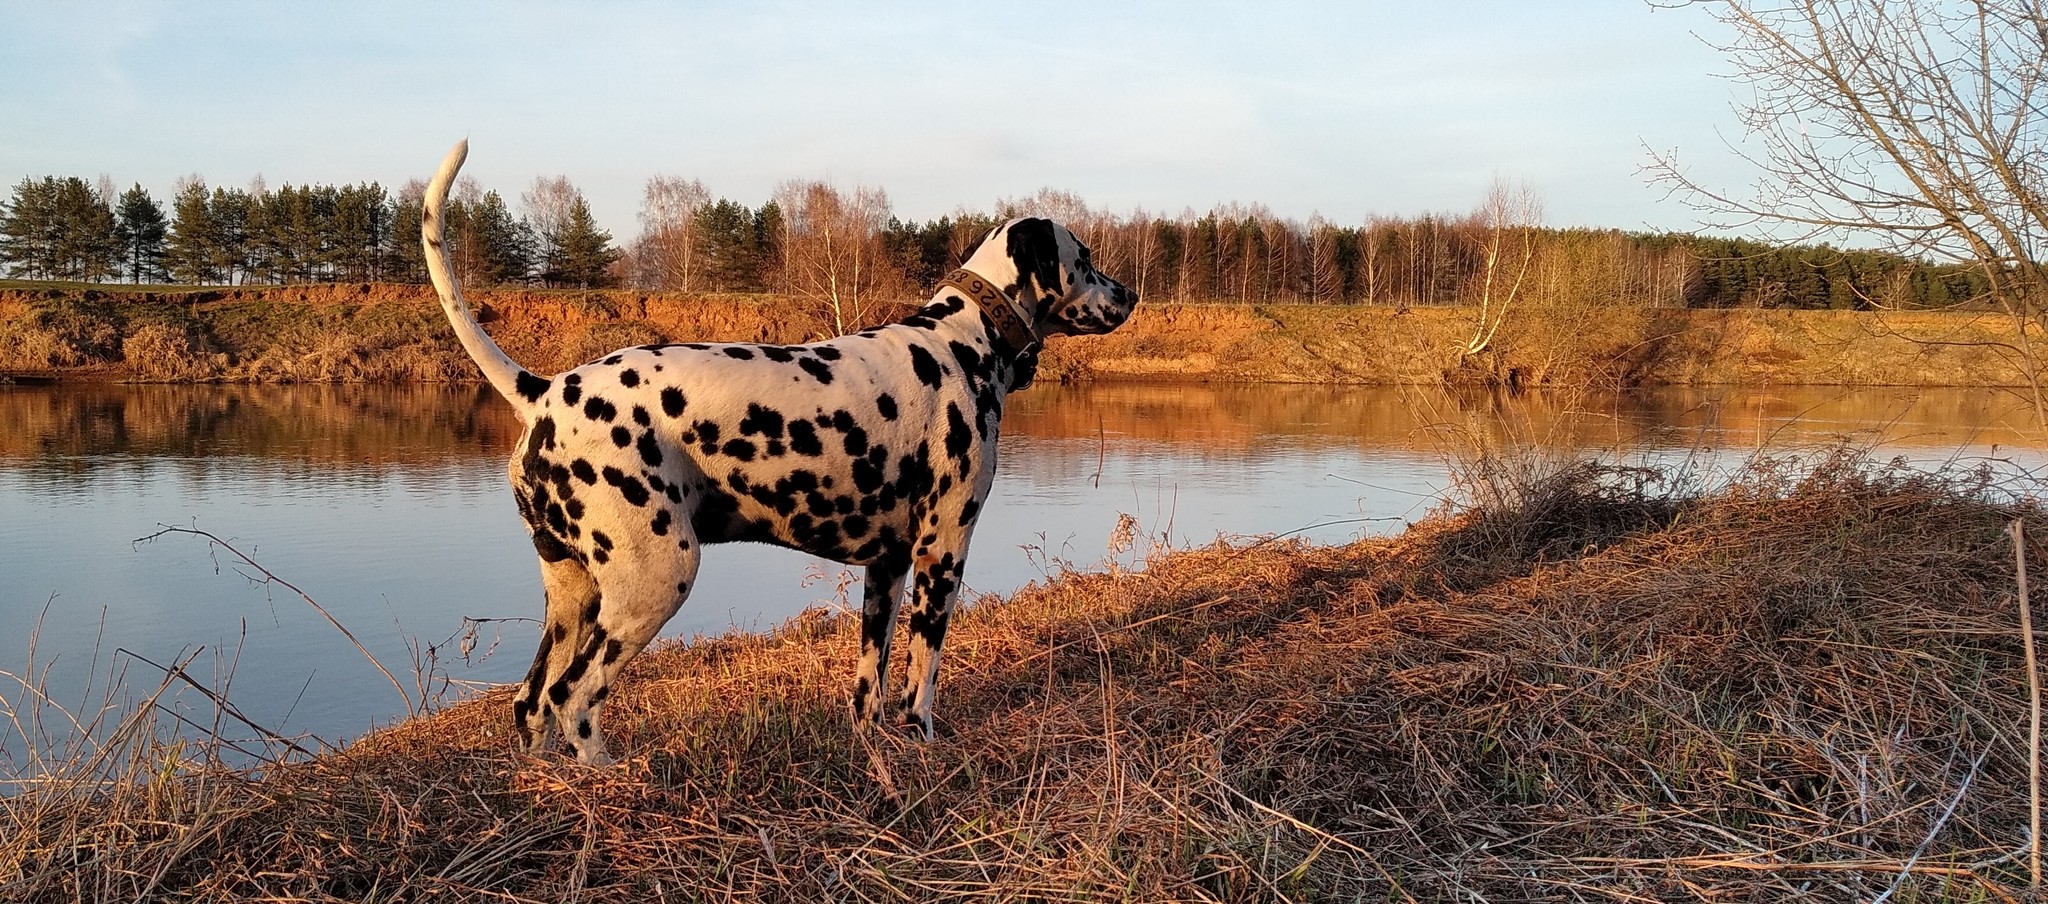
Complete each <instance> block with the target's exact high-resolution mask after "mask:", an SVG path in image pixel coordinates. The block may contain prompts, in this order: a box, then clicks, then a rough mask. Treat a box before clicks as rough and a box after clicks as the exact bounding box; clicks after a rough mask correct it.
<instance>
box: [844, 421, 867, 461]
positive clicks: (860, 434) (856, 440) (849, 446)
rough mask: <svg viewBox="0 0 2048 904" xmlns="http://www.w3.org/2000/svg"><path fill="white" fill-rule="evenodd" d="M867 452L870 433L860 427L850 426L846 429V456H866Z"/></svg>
mask: <svg viewBox="0 0 2048 904" xmlns="http://www.w3.org/2000/svg"><path fill="white" fill-rule="evenodd" d="M867 452H868V432H867V431H866V430H862V429H860V428H859V427H855V426H850V425H849V426H848V427H847V428H846V454H848V455H853V456H861V455H866V454H867Z"/></svg>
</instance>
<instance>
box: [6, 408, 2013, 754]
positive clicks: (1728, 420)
mask: <svg viewBox="0 0 2048 904" xmlns="http://www.w3.org/2000/svg"><path fill="white" fill-rule="evenodd" d="M2028 418H2029V415H2028V411H2027V409H2026V407H2025V406H2024V404H2023V403H2022V402H2021V400H2019V399H2018V398H2016V397H2014V396H2012V395H2010V394H2007V393H2002V392H1998V391H1993V390H1955V389H1936V390H1846V389H1825V388H1819V389H1816V388H1802V389H1797V390H1776V391H1760V390H1741V391H1733V390H1728V391H1714V390H1662V391H1652V392H1639V393H1631V394H1626V395H1605V396H1595V397H1578V398H1574V399H1570V400H1566V399H1562V398H1557V397H1551V396H1542V395H1530V396H1522V397H1518V398H1512V399H1510V398H1500V397H1494V396H1488V395H1465V396H1461V395H1453V394H1446V393H1442V392H1433V391H1431V392H1425V391H1418V390H1412V389H1411V390H1402V389H1385V388H1364V389H1349V388H1347V389H1336V388H1327V387H1293V386H1261V387H1237V388H1216V387H1207V386H1171V385H1128V384H1126V385H1106V386H1090V387H1081V388H1073V387H1057V386H1051V387H1042V388H1036V389H1032V390H1030V391H1028V392H1025V393H1021V394H1019V395H1017V396H1015V397H1013V399H1012V405H1011V409H1010V413H1009V416H1008V418H1007V419H1006V421H1005V424H1004V433H1005V435H1004V437H1003V440H1002V452H1001V462H1000V468H999V471H998V476H997V480H996V487H995V495H994V500H993V501H992V502H991V503H990V505H989V506H988V507H987V508H986V509H985V510H984V514H983V516H982V519H981V524H980V527H979V528H978V531H977V533H976V536H975V543H974V555H973V558H972V560H971V563H970V565H969V567H968V574H967V579H968V586H969V592H970V594H980V593H1006V592H1008V591H1011V590H1015V589H1016V588H1018V587H1020V586H1022V585H1024V584H1025V583H1027V582H1030V581H1032V580H1041V579H1043V578H1044V577H1045V576H1046V574H1047V573H1048V572H1049V571H1050V570H1053V569H1057V568H1058V567H1061V566H1062V564H1063V563H1071V564H1072V565H1073V566H1075V567H1091V566H1099V565H1100V564H1101V563H1102V562H1103V561H1104V557H1105V556H1106V555H1108V553H1109V550H1108V548H1107V543H1108V539H1109V537H1110V535H1111V532H1112V531H1113V530H1114V528H1115V527H1116V525H1117V522H1118V520H1119V517H1120V516H1121V515H1124V514H1128V515H1130V516H1133V517H1135V518H1136V519H1137V520H1138V523H1139V525H1140V530H1141V531H1142V532H1143V533H1144V534H1146V535H1148V536H1151V537H1154V538H1161V537H1163V538H1166V539H1170V540H1171V542H1173V543H1175V544H1187V543H1202V542H1207V541H1209V540H1212V539H1214V538H1215V537H1216V536H1217V535H1218V534H1229V535H1256V534H1276V533H1296V534H1299V535H1301V536H1305V537H1308V538H1311V539H1314V540H1318V541H1328V542H1339V541H1344V540H1349V539H1352V538H1355V537H1358V536H1360V535H1361V534H1366V533H1390V532H1394V531H1398V530H1399V529H1401V528H1402V527H1403V526H1404V525H1405V524H1406V523H1407V522H1409V521H1411V520H1413V519H1416V518H1419V517H1421V516H1422V515H1423V514H1425V513H1426V512H1428V511H1429V510H1430V509H1431V508H1433V507H1434V506H1436V505H1437V504H1438V503H1439V501H1440V499H1441V496H1442V493H1443V491H1444V490H1445V487H1446V484H1447V477H1446V474H1447V468H1446V464H1445V458H1444V454H1443V452H1444V450H1445V449H1446V448H1447V447H1448V446H1470V445H1473V444H1475V443H1502V442H1509V441H1513V442H1518V443H1533V444H1537V445H1540V446H1544V447H1546V448H1549V449H1553V450H1558V451H1569V452H1584V451H1604V452H1605V453H1607V454H1610V455H1613V454H1619V455H1622V456H1623V457H1625V458H1631V459H1642V458H1648V459H1653V460H1655V459H1670V458H1677V457H1685V456H1700V455H1705V456H1706V457H1707V458H1709V459H1713V458H1716V457H1718V458H1720V459H1721V460H1728V459H1733V458H1739V457H1740V456H1741V455H1742V454H1745V453H1746V452H1748V451H1750V450H1754V449H1756V448H1759V447H1768V448H1777V449H1796V448H1801V447H1811V446H1816V445H1821V444H1825V443H1830V442H1835V441H1838V440H1842V439H1847V440H1850V441H1853V442H1858V443H1864V444H1875V445H1878V446H1880V447H1882V448H1884V449H1886V450H1887V451H1890V452H1895V453H1898V454H1904V455H1907V456H1909V457H1912V458H1916V459H1920V460H1941V459H1946V458H1951V457H1963V458H1975V457H1983V458H1991V459H1996V460H2000V461H2003V462H2007V463H2009V464H2008V466H2010V467H2018V468H2032V467H2035V466H2037V465H2038V464H2040V462H2041V461H2042V460H2043V458H2044V456H2043V454H2042V451H2043V449H2044V448H2048V443H2043V442H2042V440H2041V438H2040V435H2039V434H2038V433H2037V432H2035V431H2032V430H2030V429H2029V428H2028V426H2027V425H2028ZM517 430H518V425H517V423H516V422H515V421H514V420H513V418H512V417H511V415H510V412H509V411H508V410H507V409H506V408H505V407H504V406H503V405H502V404H500V403H499V402H498V401H497V400H496V398H495V397H494V396H491V395H490V394H489V393H488V391H487V390H480V389H443V388H416V387H407V388H390V387H153V386H132V387H131V386H63V387H11V388H10V387H0V671H5V672H8V673H10V674H13V675H22V674H24V673H25V672H26V671H27V670H28V669H29V667H30V656H29V653H30V638H31V635H32V634H35V635H36V640H35V643H36V649H35V657H34V666H35V668H36V669H38V670H43V669H47V670H48V671H47V672H46V673H42V672H39V674H43V675H45V679H46V680H45V683H46V685H47V686H48V687H49V688H50V689H51V691H52V692H53V693H54V694H56V695H57V696H58V697H59V699H60V700H64V702H67V703H71V704H73V705H75V704H76V703H77V702H78V701H80V700H83V699H84V698H85V694H86V689H87V686H88V680H91V681H92V682H93V683H94V684H96V685H103V684H104V682H105V678H106V676H107V675H108V673H109V672H110V671H114V670H119V669H122V668H126V670H127V676H128V677H127V681H128V684H129V685H130V686H131V688H135V689H137V690H139V691H143V692H146V691H148V690H153V689H154V688H155V686H156V683H157V681H158V679H159V677H160V675H158V674H156V673H154V672H153V671H152V670H151V669H149V667H147V666H142V665H139V664H136V663H135V662H134V661H133V660H131V659H130V658H129V657H128V656H127V655H126V654H124V653H118V652H116V651H117V650H127V651H133V652H134V653H136V654H140V655H142V656H147V657H149V658H150V659H153V660H156V661H157V662H161V663H169V662H171V661H173V660H175V659H177V658H179V657H180V656H181V655H184V654H187V653H190V652H191V651H193V650H198V649H201V648H202V647H203V651H202V652H201V654H200V656H199V657H198V658H197V659H196V660H195V661H194V665H193V667H192V671H193V673H194V675H195V677H196V678H198V679H199V680H200V681H202V682H206V683H210V684H213V685H215V686H218V687H225V689H226V691H227V694H228V696H229V697H230V698H231V699H232V700H233V701H234V702H235V703H236V704H237V705H238V706H239V707H240V708H241V709H242V710H244V711H245V712H247V713H248V715H249V716H251V717H252V718H253V719H255V720H256V721H258V722H261V723H263V724H265V725H266V726H268V727H270V728H272V729H275V730H279V731H282V732H284V733H287V734H299V733H310V734H313V735H315V736H317V737H320V738H323V739H327V740H339V739H345V738H348V737H351V736H354V735H356V734H360V733H361V732H362V731H363V730H365V729H367V728H369V727H371V726H372V725H374V724H378V723H381V722H388V721H390V720H391V719H393V718H395V717H397V716H398V715H400V714H402V713H403V712H404V707H405V704H404V703H403V702H402V701H401V700H400V697H399V693H398V691H396V690H394V689H393V688H392V687H391V685H390V684H389V683H388V682H386V681H385V679H384V678H383V677H382V676H381V675H380V674H378V673H377V672H376V671H375V670H374V669H373V668H372V667H371V666H370V665H369V664H368V663H367V662H366V661H365V660H364V659H363V658H362V656H361V655H360V654H359V653H357V652H356V651H355V649H354V648H353V647H351V646H350V645H349V644H348V643H347V642H346V641H345V640H344V639H342V637H341V636H340V635H339V634H338V633H337V632H336V631H335V629H334V628H333V627H332V626H330V625H329V624H328V623H326V622H325V621H324V620H323V619H321V617H320V616H319V615H318V613H316V612H314V611H313V609H312V608H311V607H310V606H308V605H307V604H306V603H305V602H304V601H302V600H301V599H299V597H298V596H297V595H296V594H294V593H292V592H291V591H289V590H287V589H285V588H282V587H278V586H275V585H270V586H266V585H263V584H261V583H258V582H256V581H253V580H251V577H250V575H251V574H253V573H252V572H250V570H249V569H247V568H246V567H243V566H240V565H239V563H237V562H236V561H235V560H233V558H232V557H231V556H229V555H228V554H227V553H224V552H220V551H217V550H214V549H211V548H209V546H208V545H207V544H206V543H205V542H204V541H203V540H200V539H198V538H195V537H191V536H184V535H170V536H164V537H160V538H158V539H155V540H151V541H149V542H137V540H138V538H142V537H144V536H147V535H149V534H151V533H154V532H156V531H157V530H158V529H159V526H161V525H175V526H182V527H196V528H198V529H202V530H206V531H209V532H212V533H215V534H218V535H220V536H222V537H224V538H228V539H229V540H231V542H233V543H234V544H235V545H236V546H237V547H239V548H240V549H241V550H243V551H244V552H246V553H248V554H249V555H250V556H252V557H253V558H255V559H256V560H257V561H258V562H260V563H261V564H262V565H263V566H264V567H265V568H268V569H269V570H270V571H272V572H274V573H275V574H276V575H278V576H279V577H281V578H284V579H285V580H288V581H290V582H292V583H293V584H296V585H297V586H298V587H299V588H301V589H303V590H304V591H305V592H306V593H307V594H309V595H311V596H312V597H313V598H314V599H315V600H317V601H318V602H319V603H320V604H321V605H323V606H324V607H326V608H327V609H328V610H329V611H330V612H332V613H333V614H334V616H335V617H336V618H338V619H340V620H341V621H342V622H343V623H344V624H345V625H347V626H348V627H349V628H350V629H351V630H352V631H354V633H355V634H356V636H357V637H358V638H360V639H361V640H362V642H363V643H364V644H365V645H367V646H368V647H369V648H370V650H371V651H372V652H373V653H375V654H376V655H377V656H378V657H379V658H380V659H381V660H382V661H383V662H384V663H385V664H386V665H387V666H389V667H390V668H391V669H392V670H393V671H394V672H396V673H398V674H399V675H400V677H401V678H404V679H407V682H408V684H409V683H410V676H411V675H412V673H413V671H414V663H415V661H416V658H417V656H416V653H415V649H416V648H417V645H435V646H436V648H437V654H438V658H437V660H436V662H437V663H438V665H439V667H440V668H441V669H442V670H444V671H445V673H446V675H447V676H448V677H450V678H453V679H456V680H457V681H459V682H502V681H511V680H516V679H517V678H518V677H519V675H520V674H522V673H523V671H524V669H525V667H526V664H527V661H528V659H529V657H531V655H532V651H533V645H534V640H535V637H536V630H537V629H536V628H535V627H534V625H533V624H532V623H531V622H526V621H512V622H494V623H490V624H488V625H487V626H486V628H485V629H484V630H483V631H482V632H481V634H480V636H479V638H478V643H477V645H476V647H475V649H474V651H473V653H472V655H471V656H470V657H469V659H468V661H465V660H464V659H463V658H462V657H461V655H460V652H459V649H458V648H459V646H460V644H459V643H458V644H446V645H444V642H445V641H447V640H448V639H450V638H452V637H455V636H456V635H458V634H459V633H460V632H461V630H462V629H463V625H464V623H463V619H464V617H465V616H467V617H471V618H481V619H506V618H514V619H517V618H530V617H532V616H535V615H537V614H538V613H539V611H540V608H541V593H540V586H539V577H538V573H537V569H536V566H535V561H534V557H533V552H532V547H531V546H530V545H529V544H528V542H527V540H526V537H525V534H524V532H523V530H522V528H521V525H520V522H519V519H518V516H517V515H516V513H515V511H514V508H513V503H512V498H511V492H510V490H509V489H508V488H507V486H506V483H505V477H504V466H505V457H506V455H507V454H508V452H509V450H510V448H511V446H512V443H513V441H514V440H515V439H516V437H517V435H518V434H517ZM1139 551H1142V547H1141V549H1140V550H1139ZM1135 554H1136V553H1135V552H1125V553H1123V554H1122V559H1123V561H1125V562H1127V563H1128V562H1130V561H1132V558H1133V556H1134V555H1135ZM841 571H842V568H841V566H838V565H834V564H830V563H823V562H819V561H817V560H814V559H810V558H808V557H806V556H802V555H799V554H796V553H791V552H787V551H784V550H779V549H773V548H769V547H763V546H755V545H744V544H742V545H729V546H720V547H715V548H713V549H712V550H711V551H710V552H709V554H707V555H706V556H705V559H704V566H703V570H702V573H701V575H700V580H699V583H698V586H697V588H696V590H695V591H693V593H692V594H691V597H690V600H689V602H688V603H687V604H686V605H685V606H684V608H683V610H682V612H681V613H680V614H678V615H677V616H676V618H675V620H674V621H672V622H670V624H669V626H668V629H667V630H666V632H664V633H665V635H666V636H673V637H689V636H692V635H697V634H717V633H723V632H726V631H729V630H733V629H735V628H737V629H741V630H762V629H766V628H770V627H773V626H774V625H775V624H777V623H779V622H780V621H782V620H784V619H786V618H788V617H789V616H790V615H793V614H795V613H796V612H799V611H801V610H803V609H804V608H806V607H809V606H814V605H821V604H822V605H831V604H835V603H834V601H833V597H834V587H835V585H836V584H837V583H838V580H837V576H838V575H839V574H840V572H841ZM854 592H855V593H858V589H857V585H856V589H855V591H854ZM500 639H501V640H502V646H500V647H498V648H496V650H495V651H493V650H492V644H493V641H494V640H500ZM9 683H10V680H9V679H8V678H6V677H4V676H0V699H10V700H12V699H18V697H19V693H18V691H19V688H18V686H17V687H9V686H7V685H8V684H9ZM461 692H462V691H461V690H460V688H459V687H458V688H457V689H456V690H455V691H453V692H452V693H453V694H456V695H459V694H460V693H461ZM66 695H69V698H70V699H65V697H66ZM174 705H175V706H178V707H181V711H185V712H187V714H188V715H190V716H192V717H193V718H195V719H199V720H201V721H204V722H209V723H210V722H211V721H212V712H211V706H210V704H207V702H206V701H205V700H204V699H203V698H199V697H197V696H195V695H191V694H186V695H182V696H179V697H178V698H177V699H176V702H175V703H174ZM0 724H4V723H0ZM19 748H20V744H19V742H18V740H16V741H15V742H14V743H13V744H12V745H10V744H9V739H8V737H7V731H6V730H0V770H4V767H5V765H6V761H7V758H8V756H9V755H11V754H12V753H18V750H19Z"/></svg>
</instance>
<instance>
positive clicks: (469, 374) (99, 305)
mask: <svg viewBox="0 0 2048 904" xmlns="http://www.w3.org/2000/svg"><path fill="white" fill-rule="evenodd" d="M471 300H472V301H473V302H474V303H475V304H476V305H477V307H478V309H479V310H480V312H481V314H480V316H481V317H482V318H483V319H484V320H485V321H486V326H487V327H488V328H489V329H490V330H491V331H492V333H493V334H494V335H495V336H497V338H498V341H499V343H500V344H502V345H503V346H505V348H506V350H507V351H508V352H510V353H511V354H512V355H513V357H514V358H516V359H518V360H519V361H520V362H522V363H524V364H526V365H527V366H529V367H532V368H534V369H536V370H539V371H543V372H556V371H560V370H564V369H567V368H569V367H573V366H575V365H576V364H579V363H582V362H584V361H587V360H590V359H591V358H593V357H596V356H598V355H601V354H603V353H605V352H608V351H610V350H612V349H615V348H619V347H622V346H626V345H633V344H643V343H652V342H663V341H671V342H673V341H733V340H739V341H757V342H778V343H793V342H803V341H809V340H814V339H821V338H825V337H827V336H829V335H831V328H830V321H829V319H827V318H826V317H825V316H823V313H822V312H821V311H818V310H816V309H815V308H813V307H810V306H806V305H804V304H802V303H799V302H797V301H794V300H791V299H788V298H781V297H776V296H758V295H688V296H685V295H672V294H659V293H642V292H629V291H617V290H613V291H602V292H566V291H522V290H494V291H478V292H473V293H471ZM905 310H907V306H904V305H895V306H888V308H887V309H886V310H884V311H882V312H880V314H881V316H884V317H886V316H890V315H895V314H900V313H902V312H904V311H905ZM1475 317H1476V312H1475V311H1474V310H1472V309H1468V308H1412V309H1392V308H1365V307H1326V306H1308V305H1208V304H1184V303H1172V302H1156V303H1148V304H1145V305H1143V306H1141V307H1140V308H1139V309H1138V313H1137V315H1136V316H1135V317H1133V318H1132V320H1131V322H1130V323H1128V324H1126V325H1125V326H1124V327H1123V328H1122V329H1119V330H1118V331H1116V332H1115V333H1112V334H1110V335H1108V336H1101V337H1085V338H1065V339H1057V340H1054V341H1053V342H1052V343H1051V344H1050V346H1049V347H1048V348H1047V350H1046V352H1045V355H1044V358H1043V360H1042V362H1041V366H1040V374H1041V375H1042V377H1044V378H1047V379H1061V380H1097V379H1142V380H1174V381H1201V382H1276V383H1331V384H1381V385H1387V384H1432V383H1443V382H1451V383H1458V382H1491V383H1510V384H1516V385H1546V384H1570V385H1593V386H1640V385H1674V384H1676V385H1685V384H1700V385H1709V384H1747V385H1771V384H1776V385H1923V386H1986V385H1990V386H2016V385H2023V384H2024V383H2025V382H2026V381H2025V377H2024V375H2023V373H2022V371H2021V369H2020V368H2019V367H2018V366H2017V365H2016V363H2015V361H2014V360H2012V358H2011V357H2010V356H2009V355H2008V354H2006V353H2005V352H2004V351H2003V350H2002V349H2003V344H2004V343H2006V342H2008V341H2009V340H2010V338H2011V332H2012V330H2011V325H2010V323H2009V322H2008V321H2006V320H2005V319H2004V318H2002V317H2000V316H1998V315H1994V314H1959V313H1862V312H1833V311H1763V310H1712V311H1700V310H1677V309H1656V308H1611V309H1597V310H1583V309H1574V310H1548V309H1540V308H1539V309H1530V310H1527V311H1522V312H1516V313H1515V314H1514V315H1513V316H1511V317H1510V318H1509V319H1508V320H1507V322H1506V323H1505V324H1504V325H1503V326H1502V328H1501V329H1500V330H1499V332H1498V334H1497V335H1496V336H1495V337H1494V340H1493V342H1492V343H1491V345H1490V346H1489V348H1488V350H1487V351H1486V352H1485V353H1484V354H1482V355H1479V356H1474V357H1472V358H1469V359H1463V360H1461V357H1460V355H1459V351H1460V349H1462V348H1463V347H1464V345H1465V344H1466V341H1467V340H1468V339H1469V338H1470V337H1471V336H1472V335H1473V332H1474V330H1475V327H1476V323H1475ZM0 373H9V374H15V375H25V376H55V377H58V378H66V379H101V380H139V381H156V382H204V381H225V382H257V383H284V382H319V383H348V382H471V381H474V380H475V379H476V376H475V370H474V368H473V367H472V365H471V364H470V362H469V361H468V359H467V358H466V357H464V355H463V354H462V352H461V349H460V348H459V347H458V346H457V345H456V344H455V342H454V338H453V336H452V334H451V333H450V332H449V331H448V328H447V325H446V324H445V323H444V322H443V321H442V318H441V314H440V311H439V309H438V308H437V307H436V306H435V304H434V301H433V296H432V293H431V292H430V291H428V290H427V289H426V288H424V287H420V286H408V285H381V284H351V285H312V286H282V287H245V288H215V289H194V290H161V291H151V290H128V289H119V288H113V287H102V288H79V287H66V288H27V289H0Z"/></svg>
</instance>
